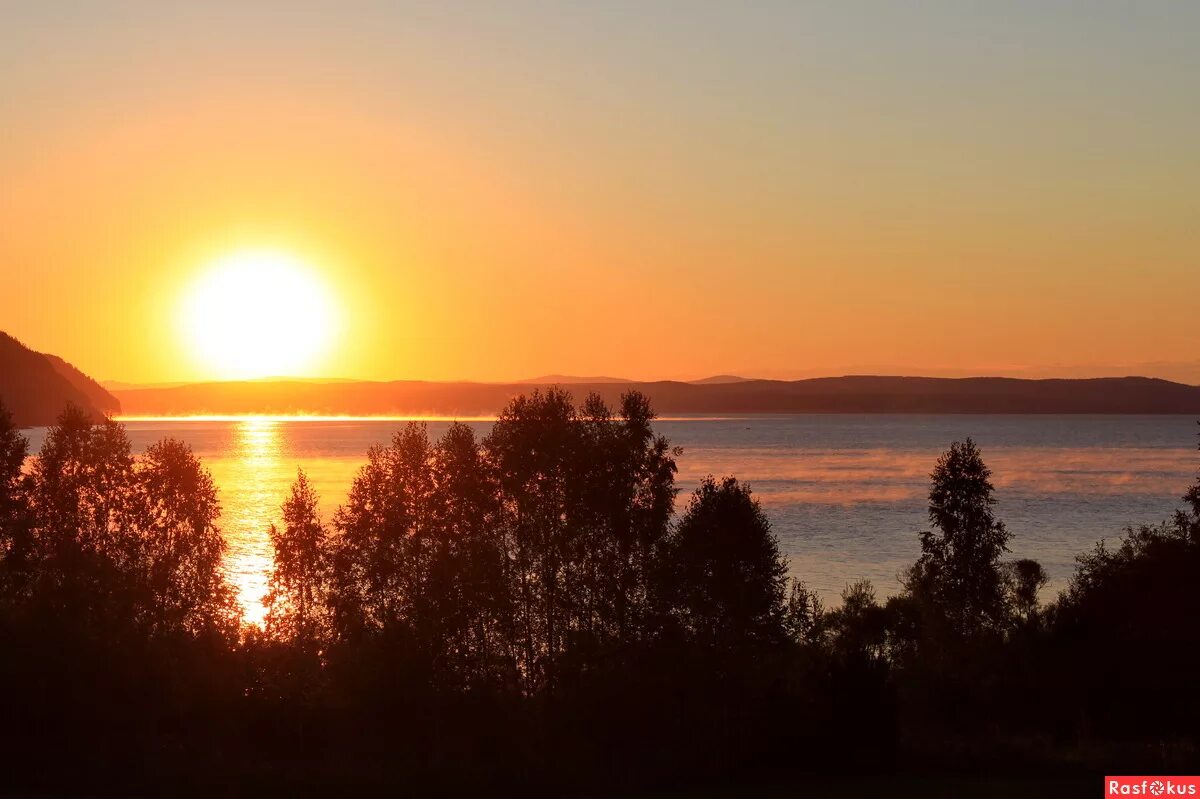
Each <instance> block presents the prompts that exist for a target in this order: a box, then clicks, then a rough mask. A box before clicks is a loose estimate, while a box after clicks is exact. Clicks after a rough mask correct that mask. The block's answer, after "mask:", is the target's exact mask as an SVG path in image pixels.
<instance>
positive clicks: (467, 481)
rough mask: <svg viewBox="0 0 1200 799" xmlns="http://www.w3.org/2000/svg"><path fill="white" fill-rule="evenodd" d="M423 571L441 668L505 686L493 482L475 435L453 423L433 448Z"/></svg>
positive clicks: (508, 676) (506, 612) (508, 651)
mask: <svg viewBox="0 0 1200 799" xmlns="http://www.w3.org/2000/svg"><path fill="white" fill-rule="evenodd" d="M430 468H431V473H432V477H433V482H434V487H435V488H434V497H433V503H432V507H431V511H430V517H431V518H430V524H431V528H432V530H433V531H434V533H433V534H434V536H435V540H434V552H433V557H432V560H431V569H430V575H429V588H428V590H429V592H430V594H431V595H432V597H433V600H434V603H435V604H434V607H433V615H434V617H435V618H436V619H437V624H438V626H439V633H438V638H439V639H440V644H439V652H438V657H439V658H440V659H441V662H442V664H443V668H442V671H443V672H444V674H445V675H446V677H448V678H449V679H450V680H451V681H456V682H458V683H459V684H460V685H464V686H471V687H481V686H485V685H488V686H493V687H494V686H498V685H511V684H512V682H513V680H514V678H515V669H516V664H515V659H514V658H515V656H514V652H513V648H512V641H513V630H512V624H511V619H512V597H511V593H510V590H509V585H508V583H507V578H508V564H507V562H506V558H505V552H504V549H503V542H502V535H501V531H500V529H499V525H500V500H499V497H498V496H497V493H496V485H495V481H494V480H493V479H492V475H491V473H490V471H489V468H488V463H487V461H486V460H485V459H484V457H483V454H482V452H481V450H480V447H479V444H478V442H477V441H476V440H475V434H474V432H473V431H472V430H471V428H470V427H468V426H467V425H464V424H460V423H455V424H452V425H451V426H450V427H449V429H447V430H446V433H445V434H444V435H443V436H442V438H441V439H440V440H439V441H438V443H437V445H436V446H435V447H434V448H433V451H432V453H431V464H430Z"/></svg>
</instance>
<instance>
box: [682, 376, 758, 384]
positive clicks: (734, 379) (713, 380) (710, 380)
mask: <svg viewBox="0 0 1200 799" xmlns="http://www.w3.org/2000/svg"><path fill="white" fill-rule="evenodd" d="M750 380H753V378H750V377H738V376H737V375H713V376H712V377H703V378H701V379H699V380H689V381H688V382H689V383H691V384H692V385H694V386H708V385H715V384H717V383H745V382H747V381H750Z"/></svg>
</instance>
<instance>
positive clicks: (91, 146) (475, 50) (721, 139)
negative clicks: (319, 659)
mask: <svg viewBox="0 0 1200 799" xmlns="http://www.w3.org/2000/svg"><path fill="white" fill-rule="evenodd" d="M1198 34H1200V3H1189V2H1151V1H1149V0H1142V1H1141V2H1133V1H1132V0H1131V1H1130V2H1101V1H1099V0H1098V1H1097V2H1087V3H1083V2H1078V3H1067V2H1050V1H1048V0H1040V1H1039V2H1003V3H986V4H985V3H981V2H980V3H976V2H945V3H936V2H837V3H804V2H800V1H799V0H791V1H790V2H757V3H735V2H729V3H707V2H678V3H656V2H646V0H641V1H640V2H607V3H604V2H597V3H586V4H585V3H565V2H564V3H535V2H506V3H490V2H489V3H482V2H481V3H419V4H418V3H404V2H395V1H394V0H393V2H386V3H384V2H381V3H353V2H340V3H325V4H322V5H321V6H317V5H311V4H306V3H300V2H289V3H279V4H268V3H254V2H236V3H232V2H230V3H226V2H205V3H191V2H189V3H167V2H161V1H160V2H144V3H113V2H110V3H93V2H75V3H63V2H38V3H5V5H4V11H3V22H2V23H0V276H2V278H3V279H2V283H0V329H3V330H6V331H8V332H10V333H12V334H13V335H15V336H17V337H18V338H21V339H22V340H24V341H25V342H26V343H28V344H29V345H31V346H33V347H35V348H37V349H41V350H45V351H50V352H54V353H57V354H60V355H62V356H64V357H66V358H67V359H68V360H70V361H72V362H74V363H75V364H76V365H78V366H80V367H81V368H83V369H84V370H85V371H87V372H89V373H90V374H92V375H94V376H96V377H98V378H101V379H112V380H123V381H137V382H155V381H168V380H180V379H197V378H206V377H211V376H212V375H211V374H207V373H205V370H204V367H203V366H202V365H201V364H199V363H197V362H195V360H194V359H193V358H191V357H190V355H189V354H188V353H187V352H186V350H185V348H184V347H183V346H182V342H181V340H180V336H179V335H178V334H177V328H178V325H177V323H176V320H175V317H176V316H177V315H178V313H179V308H180V305H181V302H182V301H183V300H182V296H181V295H182V294H183V293H184V292H185V291H186V288H185V287H186V286H187V285H189V283H190V282H192V280H193V279H194V278H195V276H196V274H197V273H198V272H200V271H202V270H203V268H204V265H205V264H206V263H208V262H210V261H211V260H213V259H216V258H219V257H220V256H222V255H223V254H226V253H228V252H230V251H236V250H239V249H244V248H248V247H249V248H262V247H266V248H275V249H280V250H285V251H287V252H290V253H292V254H294V255H295V256H296V257H298V258H300V259H302V260H304V261H305V262H307V263H309V264H311V265H312V267H313V268H314V269H315V270H317V271H319V272H320V273H321V274H322V275H323V276H324V277H325V279H326V281H327V283H328V284H329V285H330V286H331V287H332V292H333V294H334V295H335V301H336V303H337V304H338V306H339V307H340V308H341V309H342V315H343V324H342V328H341V336H340V340H339V346H338V347H337V349H336V351H335V352H334V353H333V355H332V356H331V357H330V358H328V359H327V360H325V361H324V362H321V363H314V364H313V365H312V368H311V370H310V371H311V372H312V373H319V374H322V375H329V376H350V377H361V378H429V379H458V378H466V379H479V380H503V379H515V378H524V377H531V376H534V375H538V374H544V373H547V372H565V373H574V374H589V375H592V374H612V375H621V376H627V377H634V378H649V377H699V376H703V375H706V374H713V373H719V372H729V371H736V372H741V373H754V374H759V375H766V376H794V375H806V374H814V373H841V372H846V371H878V370H885V369H886V370H904V371H909V372H925V373H929V374H968V373H976V374H996V373H1008V374H1037V375H1042V374H1054V373H1059V374H1071V375H1075V374H1088V373H1104V372H1119V371H1130V370H1132V371H1142V372H1153V373H1158V374H1163V375H1165V376H1171V377H1178V378H1184V379H1190V380H1191V381H1192V382H1200V320H1198V318H1197V312H1196V297H1197V296H1200V189H1198V187H1200V83H1198V80H1200V78H1198V76H1200V47H1198V46H1197V36H1198ZM267 301H269V298H264V302H267Z"/></svg>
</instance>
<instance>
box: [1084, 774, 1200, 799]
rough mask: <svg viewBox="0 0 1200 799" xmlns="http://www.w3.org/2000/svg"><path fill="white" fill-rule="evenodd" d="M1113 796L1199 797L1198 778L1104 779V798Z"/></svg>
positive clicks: (1199, 780)
mask: <svg viewBox="0 0 1200 799" xmlns="http://www.w3.org/2000/svg"><path fill="white" fill-rule="evenodd" d="M1115 796H1198V797H1200V777H1105V778H1104V798H1105V799H1109V797H1115Z"/></svg>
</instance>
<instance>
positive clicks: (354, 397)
mask: <svg viewBox="0 0 1200 799" xmlns="http://www.w3.org/2000/svg"><path fill="white" fill-rule="evenodd" d="M550 384H555V382H554V381H552V382H551V383H509V384H500V383H435V382H423V381H396V382H348V383H313V382H300V381H281V382H258V381H247V382H225V383H200V384H194V385H186V386H176V387H168V388H142V389H130V390H124V391H118V392H116V395H117V398H118V399H119V400H120V402H121V407H122V408H123V409H124V413H125V414H126V415H131V416H175V415H238V414H246V413H263V414H314V415H351V416H381V415H397V416H420V415H430V416H458V417H470V416H489V415H492V414H495V413H496V412H497V411H499V410H500V409H501V408H502V407H503V406H504V405H505V403H507V402H508V400H509V399H510V398H512V397H513V396H516V395H517V394H521V393H528V392H529V391H531V390H533V389H535V388H537V387H539V386H544V385H550ZM557 384H559V385H564V386H565V387H567V388H568V389H569V390H570V391H571V392H572V394H574V395H575V396H576V397H577V398H582V397H583V396H585V395H586V394H588V393H590V392H595V393H597V394H599V395H600V396H601V397H603V398H604V399H606V400H608V401H609V402H611V403H615V402H616V401H617V400H619V398H620V395H621V394H622V393H624V392H626V391H630V390H633V389H636V390H638V391H642V392H644V393H645V394H647V395H649V396H650V398H651V400H652V402H653V404H654V407H655V409H656V410H657V411H658V412H659V413H660V414H666V415H670V414H750V413H1112V414H1129V413H1145V414H1164V413H1177V414H1195V415H1198V416H1200V387H1197V386H1189V385H1184V384H1182V383H1172V382H1170V381H1167V380H1158V379H1153V378H1145V377H1113V378H1092V379H1079V380H1067V379H1061V380H1056V379H1051V380H1023V379H1017V378H1004V377H971V378H935V377H885V376H852V377H823V378H812V379H808V380H794V381H777V380H731V381H724V382H711V381H710V382H703V383H684V382H675V381H658V382H621V383H614V382H591V383H565V382H561V381H559V382H557Z"/></svg>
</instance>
